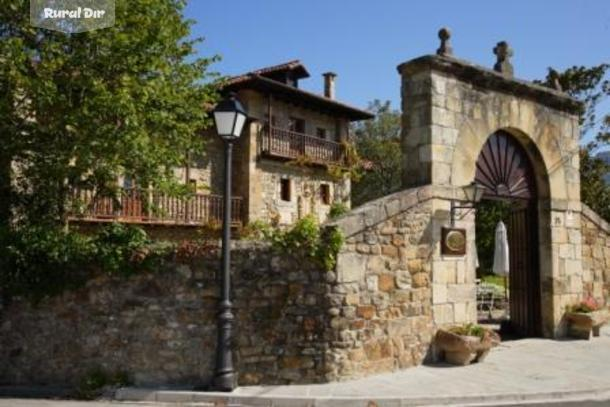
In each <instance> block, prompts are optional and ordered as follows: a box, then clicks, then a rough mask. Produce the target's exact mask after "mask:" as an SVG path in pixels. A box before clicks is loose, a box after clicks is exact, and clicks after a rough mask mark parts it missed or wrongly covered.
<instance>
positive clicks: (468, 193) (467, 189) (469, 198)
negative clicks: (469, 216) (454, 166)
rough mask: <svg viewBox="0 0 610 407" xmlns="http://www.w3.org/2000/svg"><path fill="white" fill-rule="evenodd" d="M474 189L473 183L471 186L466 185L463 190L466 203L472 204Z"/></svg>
mask: <svg viewBox="0 0 610 407" xmlns="http://www.w3.org/2000/svg"><path fill="white" fill-rule="evenodd" d="M475 188H476V184H475V183H474V182H473V183H471V184H468V185H466V186H465V187H464V188H463V190H464V195H466V200H467V201H468V202H474V198H475Z"/></svg>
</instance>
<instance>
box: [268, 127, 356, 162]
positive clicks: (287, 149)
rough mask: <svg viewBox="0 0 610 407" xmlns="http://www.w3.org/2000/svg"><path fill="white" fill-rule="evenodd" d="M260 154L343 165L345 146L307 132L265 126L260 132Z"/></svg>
mask: <svg viewBox="0 0 610 407" xmlns="http://www.w3.org/2000/svg"><path fill="white" fill-rule="evenodd" d="M261 136H262V137H261V149H260V152H261V154H263V155H265V156H268V157H276V158H282V159H290V160H294V159H304V160H306V161H309V162H311V163H313V164H331V165H343V164H344V163H345V146H344V145H343V144H341V143H337V142H335V141H329V140H324V139H322V138H319V137H314V136H310V135H308V134H303V133H296V132H293V131H290V130H285V129H281V128H278V127H271V128H269V127H267V128H265V129H264V130H263V131H262V134H261Z"/></svg>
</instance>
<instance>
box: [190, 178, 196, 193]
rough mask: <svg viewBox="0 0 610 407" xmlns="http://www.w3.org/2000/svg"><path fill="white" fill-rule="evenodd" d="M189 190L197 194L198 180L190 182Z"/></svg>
mask: <svg viewBox="0 0 610 407" xmlns="http://www.w3.org/2000/svg"><path fill="white" fill-rule="evenodd" d="M189 188H190V190H191V191H192V192H197V180H196V179H190V180H189Z"/></svg>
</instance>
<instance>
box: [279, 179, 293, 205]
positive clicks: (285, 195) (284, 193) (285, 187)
mask: <svg viewBox="0 0 610 407" xmlns="http://www.w3.org/2000/svg"><path fill="white" fill-rule="evenodd" d="M290 192H291V191H290V180H289V179H288V178H282V179H281V180H280V198H281V199H282V201H287V202H290Z"/></svg>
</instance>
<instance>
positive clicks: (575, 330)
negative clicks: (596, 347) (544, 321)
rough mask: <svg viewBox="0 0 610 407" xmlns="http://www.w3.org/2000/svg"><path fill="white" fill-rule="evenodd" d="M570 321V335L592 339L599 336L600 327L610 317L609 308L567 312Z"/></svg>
mask: <svg viewBox="0 0 610 407" xmlns="http://www.w3.org/2000/svg"><path fill="white" fill-rule="evenodd" d="M565 317H566V321H567V322H568V336H570V337H571V338H576V339H587V340H588V339H590V338H591V333H593V336H599V329H600V328H601V327H602V325H604V324H606V323H607V322H608V320H609V319H610V313H609V312H608V310H607V309H600V310H597V311H591V312H566V315H565Z"/></svg>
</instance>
